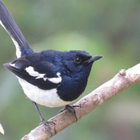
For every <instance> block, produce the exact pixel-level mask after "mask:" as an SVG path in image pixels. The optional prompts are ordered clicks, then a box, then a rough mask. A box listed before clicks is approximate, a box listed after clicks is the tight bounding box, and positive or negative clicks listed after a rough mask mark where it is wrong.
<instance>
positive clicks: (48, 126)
mask: <svg viewBox="0 0 140 140" xmlns="http://www.w3.org/2000/svg"><path fill="white" fill-rule="evenodd" d="M50 124H54V125H55V123H54V122H53V121H46V120H45V119H44V118H43V119H42V120H41V123H40V125H44V126H45V128H47V130H48V131H49V132H50V134H51V136H53V132H52V129H51V127H50Z"/></svg>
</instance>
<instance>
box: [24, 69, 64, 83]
mask: <svg viewBox="0 0 140 140" xmlns="http://www.w3.org/2000/svg"><path fill="white" fill-rule="evenodd" d="M25 70H26V72H27V73H28V74H29V75H31V76H33V77H36V78H35V79H41V78H42V79H43V80H44V81H47V80H48V81H50V82H52V83H54V84H58V83H60V82H61V81H62V78H61V73H59V72H57V74H56V75H57V76H58V77H54V78H48V77H45V74H43V73H41V74H40V73H39V72H37V71H35V70H34V68H33V67H31V66H29V67H27V68H26V69H25Z"/></svg>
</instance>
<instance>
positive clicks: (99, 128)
mask: <svg viewBox="0 0 140 140" xmlns="http://www.w3.org/2000/svg"><path fill="white" fill-rule="evenodd" d="M3 2H4V4H5V5H6V6H7V7H8V9H9V11H10V13H11V14H12V16H13V17H14V19H15V20H16V22H17V24H18V25H19V27H20V29H21V30H22V32H23V34H24V35H25V37H26V39H27V40H28V42H29V43H30V44H31V46H32V48H33V49H34V50H35V51H36V52H38V51H41V50H47V49H54V50H59V51H69V50H85V51H87V52H89V53H90V54H92V55H96V54H101V55H103V56H104V58H103V59H101V60H100V61H98V62H97V63H95V64H94V66H93V69H92V72H91V75H90V78H89V82H88V86H87V88H86V91H85V92H84V93H83V95H82V96H85V95H86V94H88V93H90V92H91V91H92V90H94V89H95V88H97V87H98V86H99V85H101V84H103V83H105V82H106V81H108V80H109V79H111V78H112V77H113V76H114V75H115V74H116V73H117V72H119V70H120V69H127V68H129V67H132V66H134V65H136V64H137V63H139V60H140V1H139V0H105V1H102V0H39V1H38V0H22V1H21V0H11V1H9V0H3ZM0 44H1V45H0V49H1V50H0V123H2V125H3V127H4V129H5V135H4V136H3V135H1V134H0V140H19V139H21V138H22V137H23V136H24V135H25V134H27V133H29V132H30V130H32V129H33V128H35V127H36V126H37V125H38V124H39V122H40V121H39V117H38V114H37V112H36V110H35V109H34V107H33V105H32V103H31V102H30V101H29V100H28V99H27V98H26V96H25V95H24V94H23V91H22V89H21V87H20V85H19V83H18V80H17V78H16V77H15V76H14V75H13V74H12V73H10V72H9V71H8V70H6V69H5V68H4V67H3V63H5V62H9V61H12V60H14V59H16V56H15V47H14V45H13V43H12V41H11V39H10V38H9V36H8V34H7V33H6V32H5V30H4V29H3V28H2V27H0ZM82 96H81V97H82ZM39 107H40V109H41V112H42V114H43V116H44V117H45V118H46V119H49V118H50V117H52V116H54V115H56V114H57V113H58V111H59V110H60V109H61V108H54V109H50V108H46V107H42V106H39ZM66 139H67V140H81V139H83V140H84V139H87V140H93V139H94V140H139V139H140V84H137V85H134V86H133V87H131V88H129V89H127V90H125V91H124V92H122V93H121V94H119V95H117V96H116V97H115V98H113V99H111V100H109V101H108V102H106V103H104V104H103V105H102V106H100V107H98V108H97V109H96V110H94V111H93V112H91V113H90V114H89V115H87V116H85V117H84V118H82V119H81V120H80V121H78V122H77V123H76V124H74V125H72V126H70V127H68V128H66V129H65V130H64V131H62V132H61V133H59V134H57V135H56V136H55V137H53V138H52V140H66Z"/></svg>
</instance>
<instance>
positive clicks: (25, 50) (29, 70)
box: [0, 1, 102, 126]
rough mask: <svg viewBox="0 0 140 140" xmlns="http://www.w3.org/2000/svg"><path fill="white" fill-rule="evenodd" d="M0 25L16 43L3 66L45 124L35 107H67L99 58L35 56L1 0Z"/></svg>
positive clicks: (75, 53) (81, 54) (52, 53)
mask: <svg viewBox="0 0 140 140" xmlns="http://www.w3.org/2000/svg"><path fill="white" fill-rule="evenodd" d="M0 24H1V25H2V27H3V28H4V29H5V30H6V31H7V32H8V34H9V35H10V37H11V39H12V41H13V43H14V44H15V47H16V55H17V59H16V60H15V61H13V62H11V63H6V64H4V66H5V67H6V68H7V69H8V70H10V71H11V72H13V73H14V74H15V75H16V76H17V78H18V80H19V83H20V84H21V86H22V88H23V91H24V93H25V94H26V96H27V97H28V98H29V99H30V100H31V101H32V102H33V103H34V105H35V108H36V109H37V110H38V113H39V116H40V119H41V121H42V122H43V123H44V122H45V120H44V118H43V117H42V115H41V113H40V111H39V109H38V106H37V104H40V105H43V106H46V107H59V106H68V105H69V104H70V103H71V102H72V101H74V100H75V99H77V98H78V97H79V96H80V95H81V94H82V92H83V91H84V90H85V88H86V85H87V81H88V77H89V74H90V71H91V67H92V64H93V63H94V62H95V61H96V60H98V59H100V58H102V56H100V55H97V56H91V55H90V54H89V53H87V52H85V51H68V52H60V51H54V50H47V51H42V52H40V53H35V52H34V51H33V50H32V49H31V47H30V45H29V44H28V42H27V41H26V39H25V37H24V36H23V34H22V33H21V31H20V29H19V28H18V26H17V24H16V23H15V21H14V19H13V18H12V16H11V14H10V13H9V12H8V10H7V9H6V7H5V6H4V4H3V3H2V2H1V1H0ZM36 103H37V104H36ZM46 124H47V123H46ZM47 126H48V124H47Z"/></svg>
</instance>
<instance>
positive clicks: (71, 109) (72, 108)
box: [59, 105, 81, 122]
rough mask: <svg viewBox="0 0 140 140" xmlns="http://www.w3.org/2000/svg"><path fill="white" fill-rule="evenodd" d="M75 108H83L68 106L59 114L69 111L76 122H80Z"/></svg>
mask: <svg viewBox="0 0 140 140" xmlns="http://www.w3.org/2000/svg"><path fill="white" fill-rule="evenodd" d="M75 107H81V106H80V105H72V106H70V105H66V106H65V107H64V108H63V109H62V110H60V111H59V113H61V112H63V111H65V110H68V111H69V112H70V113H72V114H73V115H74V117H75V119H76V122H77V121H78V117H77V113H76V111H75V109H74V108H75Z"/></svg>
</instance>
